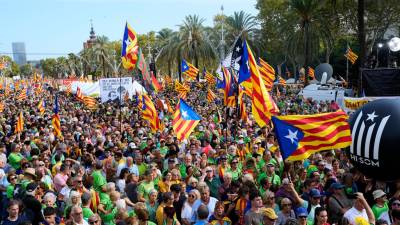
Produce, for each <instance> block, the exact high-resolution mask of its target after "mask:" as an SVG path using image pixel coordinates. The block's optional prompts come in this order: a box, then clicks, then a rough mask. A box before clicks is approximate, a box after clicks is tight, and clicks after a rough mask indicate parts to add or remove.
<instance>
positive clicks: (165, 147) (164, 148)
mask: <svg viewBox="0 0 400 225" xmlns="http://www.w3.org/2000/svg"><path fill="white" fill-rule="evenodd" d="M168 150H169V149H168V147H167V146H164V147H161V148H160V154H161V155H163V156H165V155H166V154H167V153H168Z"/></svg>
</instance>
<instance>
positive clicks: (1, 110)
mask: <svg viewBox="0 0 400 225" xmlns="http://www.w3.org/2000/svg"><path fill="white" fill-rule="evenodd" d="M3 111H4V103H2V102H0V112H3Z"/></svg>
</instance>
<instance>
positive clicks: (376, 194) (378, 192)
mask: <svg viewBox="0 0 400 225" xmlns="http://www.w3.org/2000/svg"><path fill="white" fill-rule="evenodd" d="M372 195H373V196H374V200H376V199H377V198H382V197H383V196H385V195H386V193H385V192H384V191H382V190H381V189H378V190H375V191H374V192H372Z"/></svg>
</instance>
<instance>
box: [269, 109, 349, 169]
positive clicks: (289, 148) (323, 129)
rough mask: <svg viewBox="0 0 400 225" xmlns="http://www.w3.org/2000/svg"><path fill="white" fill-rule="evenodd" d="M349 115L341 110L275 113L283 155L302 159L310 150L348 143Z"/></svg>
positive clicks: (273, 119) (344, 145) (277, 133)
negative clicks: (309, 113)
mask: <svg viewBox="0 0 400 225" xmlns="http://www.w3.org/2000/svg"><path fill="white" fill-rule="evenodd" d="M347 120H348V116H347V114H346V113H345V112H343V111H342V110H339V111H336V112H331V113H321V114H314V115H288V116H276V117H275V116H274V117H272V122H273V123H274V128H275V134H276V137H277V139H278V143H279V147H280V149H281V151H282V156H283V159H286V158H288V159H289V160H291V161H295V160H303V159H306V158H308V157H309V156H310V155H311V154H313V153H316V152H319V151H322V150H329V149H336V148H345V147H348V146H350V145H351V134H350V126H349V123H348V121H347Z"/></svg>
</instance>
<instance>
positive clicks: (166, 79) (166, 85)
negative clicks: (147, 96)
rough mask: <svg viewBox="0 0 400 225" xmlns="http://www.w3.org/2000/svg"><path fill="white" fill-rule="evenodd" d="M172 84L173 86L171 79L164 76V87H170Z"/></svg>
mask: <svg viewBox="0 0 400 225" xmlns="http://www.w3.org/2000/svg"><path fill="white" fill-rule="evenodd" d="M172 84H173V81H172V78H171V77H170V76H168V75H166V76H165V77H164V86H165V87H168V86H171V85H172Z"/></svg>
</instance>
